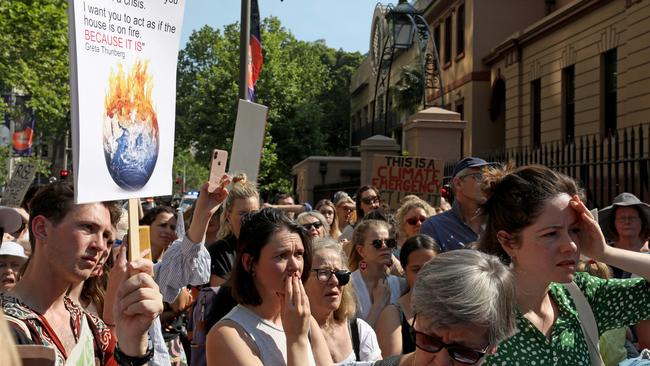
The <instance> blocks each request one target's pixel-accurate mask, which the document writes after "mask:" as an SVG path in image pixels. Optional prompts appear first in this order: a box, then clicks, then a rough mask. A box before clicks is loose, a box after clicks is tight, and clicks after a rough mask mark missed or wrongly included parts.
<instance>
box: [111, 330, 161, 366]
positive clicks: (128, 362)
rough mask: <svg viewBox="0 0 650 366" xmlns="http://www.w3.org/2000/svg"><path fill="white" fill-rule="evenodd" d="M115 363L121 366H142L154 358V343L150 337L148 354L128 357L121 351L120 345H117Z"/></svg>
mask: <svg viewBox="0 0 650 366" xmlns="http://www.w3.org/2000/svg"><path fill="white" fill-rule="evenodd" d="M113 355H114V357H115V362H117V364H118V365H121V366H142V365H144V364H146V363H147V362H149V361H150V360H151V359H152V358H153V342H152V341H151V337H148V341H147V352H146V353H145V354H144V355H143V356H127V355H125V354H124V352H122V350H121V349H120V346H119V344H116V345H115V353H114V354H113Z"/></svg>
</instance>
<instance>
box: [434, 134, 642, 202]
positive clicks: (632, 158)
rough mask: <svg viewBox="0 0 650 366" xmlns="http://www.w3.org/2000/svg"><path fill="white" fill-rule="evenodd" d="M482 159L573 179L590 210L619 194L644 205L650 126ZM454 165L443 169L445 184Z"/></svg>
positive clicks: (514, 150)
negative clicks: (551, 171)
mask: <svg viewBox="0 0 650 366" xmlns="http://www.w3.org/2000/svg"><path fill="white" fill-rule="evenodd" d="M481 157H482V158H484V159H485V160H487V161H497V162H504V163H505V162H508V161H511V162H513V163H515V164H516V166H521V165H528V164H542V165H545V166H547V167H549V168H551V169H554V170H556V171H559V172H561V173H563V174H566V175H568V176H570V177H573V178H574V179H575V180H576V181H578V183H579V184H580V186H581V187H583V189H584V190H585V194H586V196H587V204H588V206H589V207H591V208H594V207H598V208H602V207H605V206H608V205H610V204H611V202H612V200H613V199H614V197H616V195H618V194H620V193H622V192H631V193H633V194H635V195H636V196H637V197H639V199H641V200H642V201H644V202H647V201H648V197H649V196H650V180H649V176H648V173H649V171H650V124H642V125H636V126H632V127H627V128H621V129H618V130H617V131H616V133H614V134H612V135H610V136H607V137H602V136H601V135H586V136H580V137H576V138H575V140H574V141H572V142H564V143H563V142H560V141H553V142H548V143H545V144H542V145H541V146H540V147H538V148H530V147H520V148H513V149H508V150H505V151H501V152H496V153H493V154H487V155H485V156H481ZM453 165H454V163H448V164H446V166H445V177H446V179H447V180H448V179H449V177H450V176H451V172H452V170H453Z"/></svg>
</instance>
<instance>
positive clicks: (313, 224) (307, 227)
mask: <svg viewBox="0 0 650 366" xmlns="http://www.w3.org/2000/svg"><path fill="white" fill-rule="evenodd" d="M322 226H323V223H322V222H320V221H316V222H310V223H308V224H303V225H302V227H304V228H305V230H311V228H312V227H314V228H315V229H316V230H318V229H320V228H321V227H322Z"/></svg>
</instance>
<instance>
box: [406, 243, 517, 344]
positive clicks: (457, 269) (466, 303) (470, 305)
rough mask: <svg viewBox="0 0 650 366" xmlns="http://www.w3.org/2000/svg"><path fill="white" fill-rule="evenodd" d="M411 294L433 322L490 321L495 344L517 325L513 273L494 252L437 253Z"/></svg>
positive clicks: (449, 324)
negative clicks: (492, 253) (490, 253)
mask: <svg viewBox="0 0 650 366" xmlns="http://www.w3.org/2000/svg"><path fill="white" fill-rule="evenodd" d="M411 296H412V306H413V312H414V313H415V314H418V315H420V316H421V317H423V318H425V319H423V320H425V321H426V322H428V324H429V325H430V326H431V327H433V328H454V327H455V326H459V325H468V324H473V325H477V326H482V327H487V328H488V332H489V338H490V344H491V345H494V346H496V345H497V344H498V343H499V342H501V341H503V340H504V339H506V338H508V337H510V336H512V335H513V334H514V333H515V332H516V330H517V326H516V312H515V306H516V297H515V281H514V276H513V274H512V272H511V270H510V269H509V268H508V267H506V265H504V264H503V263H502V262H501V261H500V260H499V258H497V257H496V256H492V255H489V254H485V253H482V252H479V251H477V250H472V249H461V250H454V251H451V252H446V253H442V254H439V255H437V256H436V257H435V258H433V259H432V260H431V261H429V262H428V263H427V264H425V265H424V266H423V267H422V269H420V272H419V273H418V276H417V279H416V281H415V285H414V286H413V294H412V295H411ZM425 324H426V323H425Z"/></svg>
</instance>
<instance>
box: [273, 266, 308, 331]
mask: <svg viewBox="0 0 650 366" xmlns="http://www.w3.org/2000/svg"><path fill="white" fill-rule="evenodd" d="M280 305H281V310H280V312H281V315H282V327H283V328H284V333H285V334H286V336H287V340H295V339H298V338H300V337H307V332H308V331H309V319H310V318H311V310H310V308H309V298H307V293H305V288H304V287H303V285H302V282H301V281H300V276H299V275H298V273H294V274H292V275H291V276H290V277H288V278H287V279H286V280H285V282H284V294H281V295H280Z"/></svg>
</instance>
